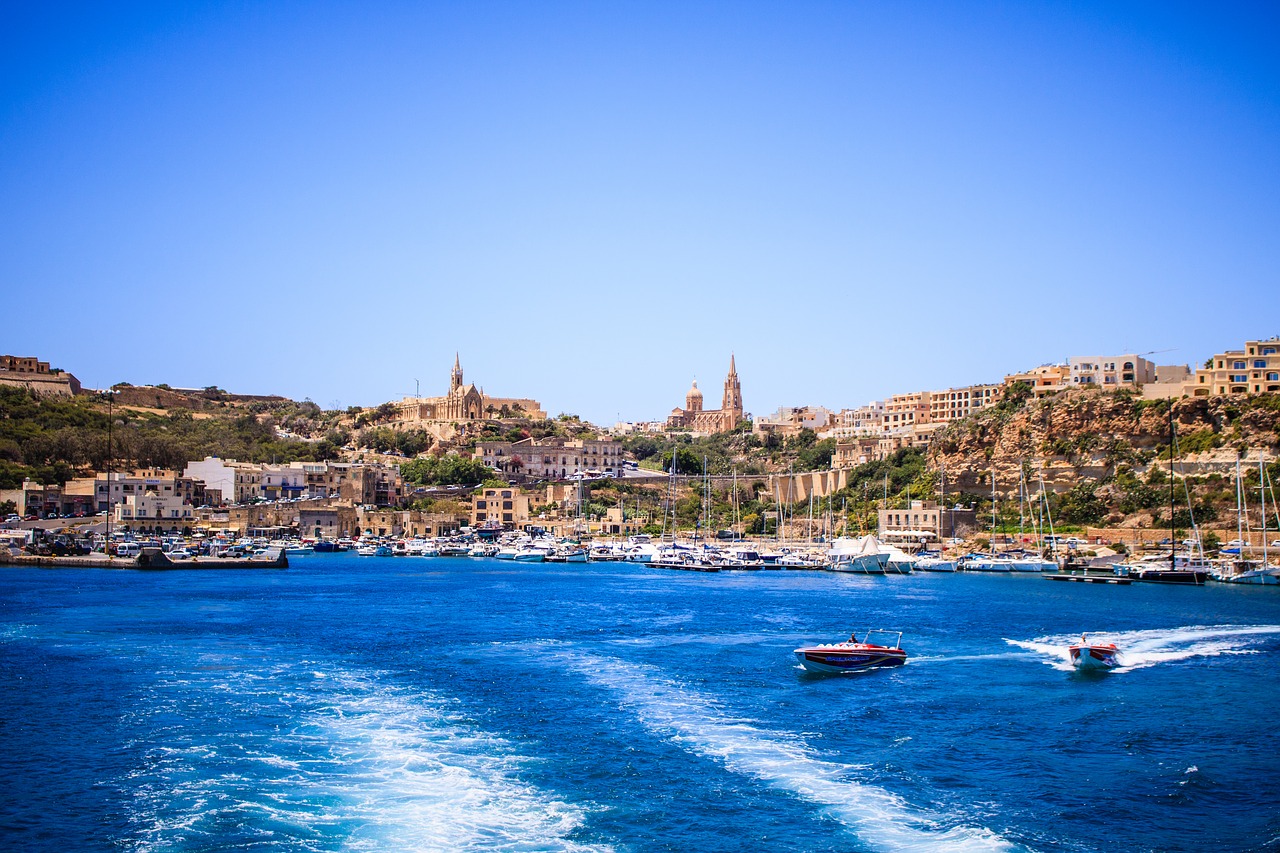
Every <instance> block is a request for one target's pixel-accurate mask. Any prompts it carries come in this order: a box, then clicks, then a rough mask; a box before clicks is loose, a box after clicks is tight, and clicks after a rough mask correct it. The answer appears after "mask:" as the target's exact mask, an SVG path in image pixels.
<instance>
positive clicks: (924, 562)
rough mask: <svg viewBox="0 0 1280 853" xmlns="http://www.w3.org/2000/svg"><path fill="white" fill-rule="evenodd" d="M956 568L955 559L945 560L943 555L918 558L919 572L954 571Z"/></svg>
mask: <svg viewBox="0 0 1280 853" xmlns="http://www.w3.org/2000/svg"><path fill="white" fill-rule="evenodd" d="M955 570H956V563H955V561H954V560H944V559H943V558H942V557H917V558H916V571H919V572H954V571H955Z"/></svg>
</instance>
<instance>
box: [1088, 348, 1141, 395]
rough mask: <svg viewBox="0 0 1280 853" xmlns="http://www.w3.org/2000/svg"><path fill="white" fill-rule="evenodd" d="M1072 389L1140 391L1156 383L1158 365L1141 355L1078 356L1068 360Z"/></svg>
mask: <svg viewBox="0 0 1280 853" xmlns="http://www.w3.org/2000/svg"><path fill="white" fill-rule="evenodd" d="M1067 368H1068V369H1069V370H1070V371H1071V387H1072V388H1106V389H1115V388H1141V387H1142V386H1143V385H1146V384H1148V383H1151V382H1155V381H1156V366H1155V364H1153V363H1152V362H1150V361H1147V360H1146V359H1145V358H1143V357H1142V356H1140V355H1135V354H1132V353H1131V354H1129V355H1077V356H1072V357H1071V358H1068V359H1067Z"/></svg>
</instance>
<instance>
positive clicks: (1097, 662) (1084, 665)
mask: <svg viewBox="0 0 1280 853" xmlns="http://www.w3.org/2000/svg"><path fill="white" fill-rule="evenodd" d="M1069 652H1070V653H1071V665H1072V666H1074V667H1075V668H1076V669H1078V670H1081V671H1084V672H1088V671H1095V672H1096V671H1102V670H1108V669H1115V668H1116V667H1117V666H1119V665H1120V659H1119V654H1120V652H1119V651H1118V650H1117V649H1116V647H1115V646H1112V645H1106V646H1071V647H1070V648H1069Z"/></svg>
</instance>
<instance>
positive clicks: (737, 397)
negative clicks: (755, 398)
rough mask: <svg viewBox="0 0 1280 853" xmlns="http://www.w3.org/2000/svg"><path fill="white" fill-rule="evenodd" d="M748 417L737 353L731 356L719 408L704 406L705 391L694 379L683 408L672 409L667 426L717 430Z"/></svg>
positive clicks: (733, 424) (729, 428)
mask: <svg viewBox="0 0 1280 853" xmlns="http://www.w3.org/2000/svg"><path fill="white" fill-rule="evenodd" d="M745 419H746V416H745V414H744V412H743V407H742V384H741V383H740V382H739V381H738V367H737V364H736V362H735V360H734V356H733V355H732V354H730V356H729V374H728V376H726V377H725V380H724V395H723V396H722V397H721V402H720V408H718V409H704V408H703V407H702V391H701V390H699V389H698V382H697V380H696V379H695V380H694V382H693V387H692V388H690V389H689V393H687V394H685V397H684V408H683V409H672V410H671V415H670V416H669V417H668V418H667V428H668V429H687V430H692V431H693V432H701V433H707V434H714V433H720V432H729V431H730V430H733V429H735V428H736V427H737V426H738V424H740V423H742V422H743V420H745Z"/></svg>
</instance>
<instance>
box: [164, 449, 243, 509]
mask: <svg viewBox="0 0 1280 853" xmlns="http://www.w3.org/2000/svg"><path fill="white" fill-rule="evenodd" d="M183 476H185V477H190V478H192V479H195V480H203V481H204V484H205V486H207V487H208V488H211V489H221V490H222V497H223V499H225V500H227V501H229V502H231V503H244V502H245V501H247V500H248V499H249V498H253V497H259V496H260V495H261V482H262V466H260V465H258V464H256V463H253V462H237V461H236V460H234V459H225V460H224V459H219V458H218V457H216V456H206V457H205V458H204V460H203V461H200V462H188V463H187V468H186V470H185V471H183Z"/></svg>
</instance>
